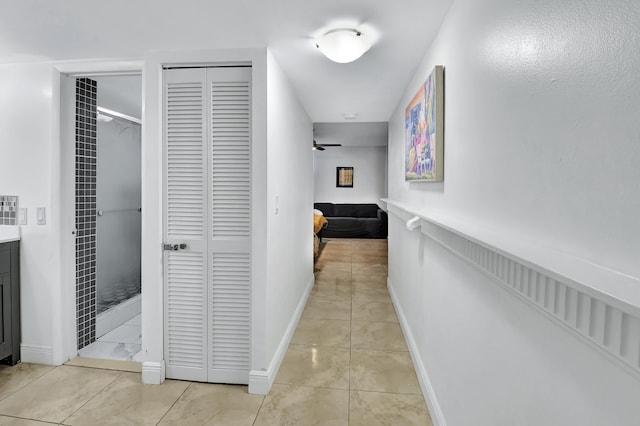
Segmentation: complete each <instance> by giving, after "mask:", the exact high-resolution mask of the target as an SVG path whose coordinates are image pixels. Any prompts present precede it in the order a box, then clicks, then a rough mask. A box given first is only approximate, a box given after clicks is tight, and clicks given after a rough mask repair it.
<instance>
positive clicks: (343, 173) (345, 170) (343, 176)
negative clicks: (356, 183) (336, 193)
mask: <svg viewBox="0 0 640 426" xmlns="http://www.w3.org/2000/svg"><path fill="white" fill-rule="evenodd" d="M336 188H353V167H336Z"/></svg>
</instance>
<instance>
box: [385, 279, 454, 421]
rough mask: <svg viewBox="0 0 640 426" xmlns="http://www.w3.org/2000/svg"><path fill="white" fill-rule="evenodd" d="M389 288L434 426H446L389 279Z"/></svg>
mask: <svg viewBox="0 0 640 426" xmlns="http://www.w3.org/2000/svg"><path fill="white" fill-rule="evenodd" d="M387 288H388V289H389V294H390V295H391V301H392V302H393V306H394V308H395V309H396V313H397V314H398V320H399V321H400V327H401V328H402V333H403V334H404V338H405V340H406V341H407V346H408V347H409V353H410V354H411V359H412V360H413V366H414V368H415V369H416V373H417V376H418V381H419V382H420V388H421V389H422V395H423V396H424V399H425V402H426V403H427V407H428V408H429V413H431V420H432V421H433V424H434V425H435V426H446V424H447V422H446V421H445V419H444V414H443V413H442V408H441V407H440V404H439V403H438V398H437V397H436V392H435V389H434V388H433V385H432V384H431V380H429V375H428V374H427V369H426V368H425V366H424V363H423V362H422V358H420V353H419V351H418V346H417V344H416V341H415V339H414V337H413V334H412V333H411V328H410V327H409V323H408V322H407V317H406V316H405V314H404V311H403V310H402V306H401V305H400V303H399V302H398V299H397V296H396V292H395V287H394V286H393V282H392V281H391V278H387Z"/></svg>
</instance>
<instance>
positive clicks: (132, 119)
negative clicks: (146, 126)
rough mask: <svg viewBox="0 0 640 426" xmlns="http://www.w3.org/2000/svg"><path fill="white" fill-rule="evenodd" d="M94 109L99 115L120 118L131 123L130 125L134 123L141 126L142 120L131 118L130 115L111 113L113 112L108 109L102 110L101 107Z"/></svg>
mask: <svg viewBox="0 0 640 426" xmlns="http://www.w3.org/2000/svg"><path fill="white" fill-rule="evenodd" d="M96 109H97V110H98V112H101V113H103V114H106V115H110V116H112V117H118V118H122V119H124V120H127V121H131V122H132V123H136V124H142V120H140V119H139V118H136V117H132V116H130V115H127V114H123V113H121V112H118V111H113V110H110V109H107V108H103V107H101V106H98V107H96Z"/></svg>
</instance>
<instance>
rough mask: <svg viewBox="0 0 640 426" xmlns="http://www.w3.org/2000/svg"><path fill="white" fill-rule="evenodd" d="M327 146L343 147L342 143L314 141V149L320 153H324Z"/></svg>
mask: <svg viewBox="0 0 640 426" xmlns="http://www.w3.org/2000/svg"><path fill="white" fill-rule="evenodd" d="M326 146H342V144H341V143H317V142H316V141H315V139H314V141H313V149H314V150H318V151H324V150H325V147H326Z"/></svg>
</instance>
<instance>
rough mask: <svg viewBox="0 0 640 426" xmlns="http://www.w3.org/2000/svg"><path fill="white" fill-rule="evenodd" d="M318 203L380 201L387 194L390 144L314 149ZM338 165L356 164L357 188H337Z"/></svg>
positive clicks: (348, 165)
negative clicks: (388, 148)
mask: <svg viewBox="0 0 640 426" xmlns="http://www.w3.org/2000/svg"><path fill="white" fill-rule="evenodd" d="M313 161H314V196H313V200H314V202H316V203H323V202H327V203H376V204H378V203H379V202H380V198H384V197H386V196H387V187H386V170H387V169H386V163H387V147H386V146H371V147H350V146H342V147H334V148H326V149H325V150H324V151H313ZM336 167H353V188H337V187H336Z"/></svg>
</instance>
